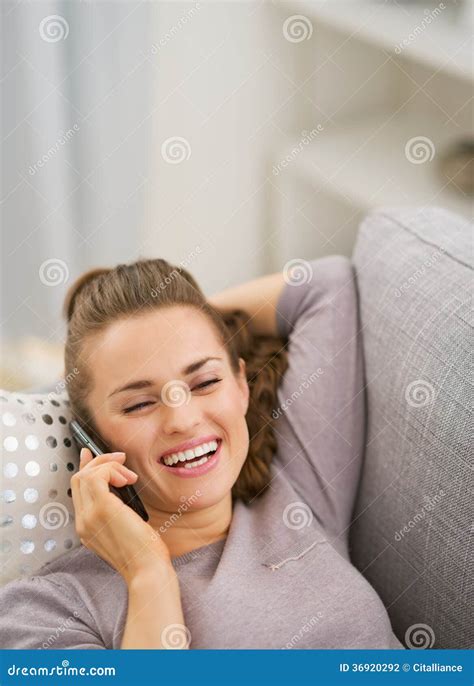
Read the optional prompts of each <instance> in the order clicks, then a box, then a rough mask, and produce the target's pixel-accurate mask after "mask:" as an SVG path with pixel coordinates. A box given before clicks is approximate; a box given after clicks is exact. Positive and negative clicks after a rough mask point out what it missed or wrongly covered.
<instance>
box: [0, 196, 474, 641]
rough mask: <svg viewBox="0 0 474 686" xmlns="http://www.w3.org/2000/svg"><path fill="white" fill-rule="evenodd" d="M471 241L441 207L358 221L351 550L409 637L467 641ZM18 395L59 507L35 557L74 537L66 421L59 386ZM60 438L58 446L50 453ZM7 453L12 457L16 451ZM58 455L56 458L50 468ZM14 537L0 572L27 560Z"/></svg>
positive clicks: (471, 635)
mask: <svg viewBox="0 0 474 686" xmlns="http://www.w3.org/2000/svg"><path fill="white" fill-rule="evenodd" d="M472 241H473V233H472V226H471V225H470V224H469V222H468V221H466V220H465V219H463V218H461V217H458V216H455V215H454V214H452V213H450V212H448V211H446V210H444V209H441V208H437V207H428V208H410V207H408V208H377V209H375V210H373V211H372V212H370V213H369V214H368V215H367V216H366V217H365V219H364V220H363V221H362V223H361V226H360V229H359V232H358V237H357V241H356V245H355V249H354V253H353V265H354V269H355V273H356V280H357V287H358V296H359V307H360V321H361V334H362V341H363V349H364V356H365V379H366V384H365V393H366V403H367V426H366V427H365V429H366V452H365V458H364V463H363V468H362V472H361V475H360V483H359V489H358V497H357V500H356V505H355V510H354V515H353V523H352V526H351V530H350V547H351V557H352V560H353V562H354V564H355V565H356V566H357V568H358V569H359V570H360V571H361V573H362V574H363V575H364V576H365V577H366V578H367V579H368V581H369V582H370V583H371V585H372V586H373V587H374V588H375V589H376V591H377V592H378V593H379V595H380V597H381V598H382V600H383V602H384V604H385V606H386V608H387V610H388V613H389V615H390V618H391V621H392V625H393V628H394V631H395V633H396V634H397V636H398V638H399V640H400V641H401V642H402V643H403V644H405V645H408V646H409V647H420V648H422V647H425V648H426V647H428V648H469V647H471V648H472V647H473V646H474V624H473V616H474V615H473V611H472V610H473V607H474V583H473V579H474V574H473V554H472V543H471V548H470V547H469V537H470V536H471V539H472V532H473V509H474V508H473V485H474V480H473V466H474V465H473V459H472V448H471V446H472V444H473V436H472V405H473V402H472V400H473V396H472V381H473V379H472V366H470V361H471V360H472V355H471V351H472V342H473V336H472V325H473V319H474V318H473V310H472V306H470V304H471V303H470V292H471V291H472V285H473V278H472V277H473V267H472V247H473V242H472ZM44 394H48V396H47V397H48V398H49V402H48V409H47V412H48V413H49V415H51V417H49V419H47V420H46V421H47V424H44V422H41V418H44V417H45V416H49V415H45V414H44V412H45V410H44V404H43V400H42V395H43V396H44ZM2 400H3V401H5V402H6V401H7V399H6V398H2ZM14 401H15V407H16V410H15V411H17V412H23V413H24V412H27V410H28V408H29V409H30V410H31V412H32V413H33V415H34V413H35V412H36V413H37V415H38V418H39V420H40V421H38V422H37V424H36V428H35V430H36V431H37V432H39V433H38V436H40V433H41V432H42V434H41V436H40V438H41V440H44V441H46V442H48V441H49V442H50V445H51V450H52V452H51V453H49V454H48V457H47V458H46V457H45V464H44V465H43V468H42V467H41V465H38V466H37V467H35V468H34V469H37V470H38V472H39V471H40V469H41V472H40V473H39V475H38V476H34V478H35V479H37V478H42V479H45V481H44V489H43V490H47V489H48V488H52V489H53V491H52V492H53V493H54V500H55V503H54V506H55V507H54V510H52V511H48V507H49V505H50V503H48V502H44V503H43V506H42V507H41V509H40V510H39V514H40V519H41V516H43V519H44V521H45V522H46V528H48V527H49V528H50V529H51V530H52V533H51V534H50V535H49V538H48V539H47V541H44V542H43V541H42V542H41V545H37V546H36V549H34V548H33V549H32V548H31V545H34V541H28V540H27V541H26V543H25V541H24V540H23V543H22V544H21V545H22V546H25V545H26V544H29V546H30V550H34V552H35V555H34V556H31V555H30V556H29V557H30V558H31V557H34V561H35V562H36V565H38V564H40V562H41V561H46V560H45V558H48V556H49V558H50V557H51V554H54V555H56V554H59V553H60V552H62V551H64V549H67V548H70V547H72V546H74V545H78V544H79V541H78V538H77V536H76V535H75V529H74V524H73V519H74V517H73V511H72V503H71V498H70V492H68V485H69V479H70V476H71V472H72V471H74V470H75V469H77V462H78V460H77V454H75V453H74V447H73V446H72V445H71V441H70V439H69V438H68V436H67V433H64V435H61V436H59V435H58V434H56V435H48V434H51V425H54V426H59V431H64V432H67V431H68V428H67V425H66V416H67V412H68V409H67V405H68V401H67V393H65V390H64V385H63V386H61V383H60V382H59V383H57V384H55V385H54V386H51V387H47V388H37V389H32V390H31V391H30V393H29V394H28V395H23V396H20V395H19V396H17V397H16V398H14ZM16 403H20V404H21V405H20V406H19V407H20V408H21V409H18V407H17V405H16ZM25 403H26V404H25ZM10 414H11V413H10ZM29 414H31V413H30V412H27V414H26V415H25V414H23V415H22V416H28V415H29ZM53 415H54V417H53ZM4 416H5V415H4ZM53 419H54V421H53ZM10 420H11V417H10ZM50 420H51V421H50ZM58 420H59V421H58ZM61 423H62V425H63V429H61ZM48 424H49V425H50V426H48ZM28 430H29V429H28ZM56 431H58V429H56ZM43 434H44V435H43ZM33 438H35V436H33ZM27 440H30V441H31V440H32V436H31V435H29V436H28V438H27V439H25V441H27ZM20 442H21V440H20V441H19V443H20ZM27 447H28V446H27ZM66 447H67V450H66ZM56 451H62V452H61V453H60V455H59V456H58V457H56V458H54V457H52V456H53V455H54V454H55V452H56ZM64 451H66V452H67V455H66V454H64V455H63V452H64ZM3 459H4V465H5V464H6V465H7V466H8V468H9V469H15V464H14V463H12V462H9V460H11V459H12V458H9V457H6V459H5V455H4V456H3ZM29 464H36V463H33V462H31V463H29ZM54 464H56V465H59V467H60V469H57V470H56V471H53V472H50V471H49V470H50V469H52V468H53V467H52V465H54ZM63 467H64V469H63ZM68 470H69V473H68ZM53 480H54V483H52V482H53ZM50 482H51V483H50ZM35 483H36V482H35ZM29 490H32V489H29ZM5 493H7V491H6V490H5V491H4V494H5ZM25 493H26V491H25ZM49 493H50V494H51V490H50V491H49ZM20 500H21V498H17V500H16V501H15V502H11V503H8V502H6V499H5V498H4V499H3V500H2V502H1V503H0V505H1V508H2V511H1V512H0V519H1V522H2V526H4V524H5V523H7V524H8V519H7V518H8V516H9V515H8V513H6V511H7V509H8V508H11V509H10V512H12V513H13V514H14V516H13V517H10V520H11V521H10V524H12V525H13V524H14V523H15V522H14V521H13V520H16V521H22V517H23V519H24V517H25V516H26V517H29V518H30V519H29V520H26V521H27V522H31V517H32V515H31V514H27V515H24V513H23V510H22V509H21V508H22V507H23V508H24V504H23V505H22V504H20V503H19V502H18V501H20ZM31 502H33V501H31ZM40 504H41V502H40V501H39V500H38V501H37V503H36V506H37V507H38V508H39V505H40ZM15 507H16V508H17V509H16V510H15ZM31 507H33V505H32V506H31ZM51 522H52V524H51ZM57 522H60V524H57ZM7 529H8V527H7ZM7 529H4V531H7ZM21 533H22V531H21V529H19V530H18V534H19V535H20V534H21ZM9 537H10V538H11V539H12V540H11V541H9V547H8V546H5V541H6V539H4V542H3V547H2V551H3V552H2V554H5V555H8V557H7V558H5V560H3V561H2V567H3V570H4V576H3V579H2V581H3V583H5V582H6V581H8V580H9V579H10V578H14V576H15V575H18V574H19V573H29V572H30V571H32V570H31V566H30V567H28V565H25V563H24V560H25V557H27V556H25V555H23V556H22V555H21V553H20V552H16V551H18V549H19V545H16V546H15V545H13V544H12V543H15V541H14V538H15V536H14V535H9ZM20 540H21V539H20ZM16 543H18V542H16ZM43 545H44V547H45V548H46V547H47V545H49V546H50V549H49V550H44V549H43ZM22 552H29V551H28V550H26V551H25V550H23V551H22Z"/></svg>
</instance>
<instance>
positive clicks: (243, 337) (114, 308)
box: [64, 259, 288, 503]
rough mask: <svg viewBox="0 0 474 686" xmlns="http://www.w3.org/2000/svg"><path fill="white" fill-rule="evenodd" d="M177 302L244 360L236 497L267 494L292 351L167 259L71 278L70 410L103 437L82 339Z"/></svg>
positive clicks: (232, 356) (233, 357) (235, 364)
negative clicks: (221, 306)
mask: <svg viewBox="0 0 474 686" xmlns="http://www.w3.org/2000/svg"><path fill="white" fill-rule="evenodd" d="M172 305H186V306H191V307H195V308H196V309H197V310H199V311H200V312H202V313H203V314H204V315H205V316H207V317H208V319H209V321H210V322H211V323H212V324H213V325H214V327H215V330H216V331H217V333H218V336H219V338H220V340H221V341H222V343H223V345H224V346H225V348H226V350H227V353H228V355H229V360H230V365H231V368H232V370H233V371H234V373H235V374H237V373H238V371H239V357H242V358H243V359H244V360H245V362H246V376H247V382H248V385H249V392H250V398H249V407H248V410H247V414H246V421H247V426H248V429H249V436H250V442H249V451H248V455H247V459H246V461H245V463H244V465H243V467H242V469H241V472H240V474H239V476H238V478H237V481H236V482H235V484H234V486H233V488H232V496H233V498H234V499H235V498H241V499H242V500H243V501H244V502H247V503H248V502H250V501H251V500H252V499H253V498H255V497H257V496H258V495H260V494H261V493H263V492H264V490H265V489H266V487H267V485H268V482H269V476H270V463H271V460H272V457H273V454H274V452H275V450H276V448H277V444H276V438H275V434H274V429H273V421H274V420H273V418H272V410H273V408H274V407H275V406H276V392H277V388H278V385H279V383H280V380H281V377H282V376H283V374H284V372H285V370H286V368H287V364H288V361H287V352H286V349H285V347H284V342H283V340H281V339H279V338H276V337H271V336H255V335H253V333H252V331H251V328H250V326H249V315H248V314H247V313H246V312H244V311H243V310H238V309H235V310H219V311H218V310H216V309H215V308H214V307H212V306H211V305H210V304H209V303H208V302H207V301H206V298H205V296H204V294H203V293H202V291H201V289H200V288H199V286H198V285H197V283H196V281H195V280H194V278H193V277H192V276H191V274H189V272H187V271H186V270H185V269H183V268H182V267H179V266H173V265H171V264H170V263H169V262H167V261H166V260H162V259H151V260H144V259H141V260H138V261H136V262H133V263H131V264H119V265H117V266H116V267H115V268H113V269H106V268H103V269H102V268H99V269H91V270H90V271H88V272H86V273H84V274H83V275H82V276H80V277H79V278H78V279H77V280H76V281H75V282H74V283H73V284H72V286H71V287H70V288H69V291H68V293H67V294H66V298H65V302H64V315H65V317H66V319H67V321H68V331H67V338H66V346H65V370H64V373H65V378H67V379H68V394H69V400H70V404H71V410H72V412H73V414H74V416H75V417H77V419H78V420H79V421H80V422H82V423H83V424H84V426H85V427H86V428H87V429H88V431H89V432H90V433H91V435H92V437H93V438H95V439H96V440H98V442H100V437H99V436H98V433H97V431H96V428H95V426H94V421H93V418H92V415H91V412H90V410H89V408H88V406H87V397H88V393H89V390H90V376H89V374H88V373H87V371H88V370H87V364H86V363H84V362H82V361H81V352H82V348H83V343H84V340H85V339H86V338H87V336H89V335H92V334H95V333H97V332H99V331H101V330H103V329H105V328H106V327H107V325H109V324H111V323H112V322H114V321H116V320H117V319H120V318H124V317H127V316H134V315H138V314H141V313H144V312H147V311H150V310H156V309H159V308H161V307H167V306H172ZM77 370H79V372H80V373H78V371H77Z"/></svg>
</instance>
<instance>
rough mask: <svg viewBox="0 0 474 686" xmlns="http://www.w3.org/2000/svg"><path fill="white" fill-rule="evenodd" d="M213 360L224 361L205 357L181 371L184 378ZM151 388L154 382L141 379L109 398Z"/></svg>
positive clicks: (117, 389)
mask: <svg viewBox="0 0 474 686" xmlns="http://www.w3.org/2000/svg"><path fill="white" fill-rule="evenodd" d="M211 360H219V361H222V357H203V358H202V359H201V360H196V362H191V364H188V365H187V367H184V369H182V370H181V374H182V375H183V376H189V374H192V373H193V372H197V370H198V369H200V368H201V367H203V366H204V365H205V364H206V363H207V362H210V361H211ZM150 386H153V381H150V380H149V379H139V380H137V381H131V382H130V383H128V384H126V385H125V386H120V388H116V389H115V391H112V393H110V394H109V396H108V397H109V398H110V397H111V396H112V395H115V394H116V393H123V391H134V390H139V389H141V388H149V387H150Z"/></svg>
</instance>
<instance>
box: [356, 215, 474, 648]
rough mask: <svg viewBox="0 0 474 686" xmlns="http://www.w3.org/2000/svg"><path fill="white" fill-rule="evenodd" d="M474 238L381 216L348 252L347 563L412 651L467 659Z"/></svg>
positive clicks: (464, 225) (450, 220) (372, 218)
mask: <svg viewBox="0 0 474 686" xmlns="http://www.w3.org/2000/svg"><path fill="white" fill-rule="evenodd" d="M473 235H474V234H473V227H472V224H471V223H470V222H469V221H467V220H466V219H463V218H461V217H459V216H456V215H454V214H452V213H451V212H448V211H446V210H445V209H442V208H438V207H428V208H410V207H409V208H377V209H376V210H375V211H373V212H371V213H370V214H369V215H368V216H367V217H366V218H365V219H364V220H363V222H362V224H361V226H360V230H359V233H358V237H357V241H356V246H355V250H354V254H353V264H354V268H355V272H356V276H357V285H358V291H359V305H360V317H361V329H362V340H363V349H364V359H365V375H366V389H365V390H366V402H367V426H366V451H365V457H364V464H363V470H362V474H361V480H360V486H359V491H358V497H357V502H356V507H355V511H354V516H353V523H352V527H351V531H350V542H351V555H352V560H353V562H354V564H355V565H356V566H357V567H358V569H359V570H360V571H361V572H362V573H363V574H364V576H365V577H366V578H367V579H368V580H369V582H370V583H371V584H372V586H374V588H375V589H376V590H377V592H378V593H379V595H380V597H381V598H382V600H383V602H384V604H385V606H386V608H387V610H388V613H389V615H390V618H391V621H392V626H393V629H394V631H395V633H396V634H397V636H398V638H399V639H400V641H402V642H403V643H405V644H407V639H408V635H410V634H413V636H412V639H411V641H412V644H414V645H416V644H417V640H418V641H419V645H420V647H432V648H472V647H474V568H473V563H474V554H473V547H472V534H473V531H474V527H473V521H474V518H473V513H474V498H473V495H474V494H473V491H474V488H473V487H474V478H473V477H474V475H473V469H474V460H473V445H474V441H473V421H472V408H473V374H472V351H473V338H474V337H473V323H474V315H473V309H472V288H473V264H472V261H473V260H472V257H473V255H472V252H473Z"/></svg>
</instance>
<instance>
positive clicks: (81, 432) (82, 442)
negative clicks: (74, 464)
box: [69, 419, 149, 522]
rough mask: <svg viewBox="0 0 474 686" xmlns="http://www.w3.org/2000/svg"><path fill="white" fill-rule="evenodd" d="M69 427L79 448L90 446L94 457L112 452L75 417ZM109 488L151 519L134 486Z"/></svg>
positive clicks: (146, 517) (144, 517) (141, 515)
mask: <svg viewBox="0 0 474 686" xmlns="http://www.w3.org/2000/svg"><path fill="white" fill-rule="evenodd" d="M69 428H70V429H71V433H72V435H73V437H74V439H75V440H76V442H77V444H78V445H79V449H81V448H88V449H89V450H90V451H91V453H92V455H93V456H94V457H97V456H98V455H103V454H104V453H110V452H112V451H111V450H108V448H106V447H105V445H103V446H99V445H98V444H97V443H96V442H95V441H93V440H92V438H91V437H90V436H89V434H88V433H87V431H86V430H85V429H84V428H83V427H82V426H81V425H80V424H79V422H77V421H76V420H75V419H73V420H72V421H71V422H69ZM109 488H110V490H111V491H112V493H115V495H116V496H118V497H119V498H120V500H121V501H122V502H123V503H125V505H128V506H129V507H131V508H132V510H134V512H136V513H137V514H138V515H140V517H141V518H142V519H144V520H145V522H147V521H148V520H149V516H148V512H147V511H146V510H145V507H144V505H143V503H142V501H141V500H140V498H139V497H138V494H137V492H136V490H135V488H134V487H133V486H131V485H128V484H127V485H126V486H120V487H117V486H111V485H110V484H109Z"/></svg>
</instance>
